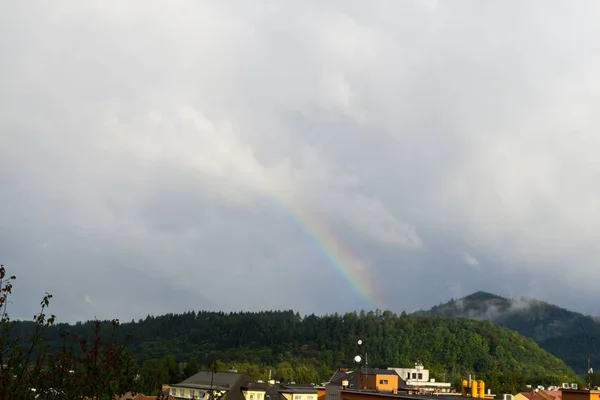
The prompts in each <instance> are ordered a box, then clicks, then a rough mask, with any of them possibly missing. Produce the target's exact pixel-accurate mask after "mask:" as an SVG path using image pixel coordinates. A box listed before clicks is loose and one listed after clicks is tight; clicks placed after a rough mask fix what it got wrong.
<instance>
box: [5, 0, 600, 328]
mask: <svg viewBox="0 0 600 400" xmlns="http://www.w3.org/2000/svg"><path fill="white" fill-rule="evenodd" d="M599 14H600V7H599V6H598V4H597V3H596V2H592V1H587V2H579V3H577V4H576V5H573V4H569V6H568V8H567V6H566V3H560V2H556V3H555V4H553V6H552V7H548V5H547V2H543V3H542V2H528V3H523V2H517V1H514V2H502V3H479V2H462V1H457V2H452V3H449V2H436V1H423V2H410V3H406V2H395V1H379V2H376V3H374V4H372V5H369V6H367V5H366V4H365V3H364V2H362V1H361V2H359V1H345V2H341V1H340V2H338V1H333V2H328V3H327V4H323V3H322V2H316V1H307V2H300V3H293V4H292V3H286V4H283V3H277V2H275V3H273V2H262V3H261V2H240V1H220V2H218V3H213V4H208V3H202V2H194V1H183V2H179V3H177V4H176V5H175V4H172V3H168V4H167V3H166V2H160V1H144V2H141V1H131V2H116V1H114V2H113V1H103V2H95V3H89V2H88V3H81V2H75V1H72V2H69V1H67V2H63V3H61V4H58V5H56V4H54V5H53V6H52V7H48V6H46V5H44V4H43V3H41V2H40V3H37V4H36V5H35V6H31V5H30V4H29V5H27V6H25V5H24V4H21V3H19V2H12V3H10V4H9V5H7V6H4V11H3V12H2V13H0V53H1V54H2V58H3V60H6V61H5V62H3V63H0V87H1V88H2V90H1V91H0V198H1V199H2V204H3V206H2V208H0V239H1V240H0V260H1V261H2V262H3V263H4V264H6V265H8V266H9V267H11V268H12V269H13V271H14V272H15V273H16V274H18V275H19V285H21V286H17V288H16V289H17V290H21V291H23V292H24V293H23V292H22V294H20V295H19V296H21V297H17V300H18V301H15V308H16V312H17V313H19V314H23V315H26V314H28V313H30V311H31V310H32V309H33V308H32V307H34V306H35V304H36V302H35V301H32V300H31V298H30V297H31V293H40V294H42V293H43V292H44V291H46V290H48V291H52V292H53V293H54V294H55V295H56V297H55V298H56V303H55V308H56V312H57V313H58V314H59V316H60V317H61V318H62V319H67V320H73V319H79V318H87V317H91V316H93V315H97V316H98V317H112V316H121V317H123V318H133V317H136V318H137V317H143V316H145V315H146V314H149V313H150V314H158V313H161V312H167V311H184V310H187V309H199V308H210V309H225V310H231V309H254V310H256V309H264V308H295V309H298V310H300V311H301V312H332V311H346V310H351V309H355V308H361V307H366V306H367V305H368V304H365V303H363V302H361V301H360V298H359V297H357V296H356V293H355V290H353V289H352V285H351V284H349V283H348V282H346V281H345V280H344V277H343V276H342V275H343V274H342V275H340V273H339V272H336V267H334V265H333V263H332V261H331V260H328V258H327V254H326V253H327V246H328V245H330V244H331V243H330V242H328V240H331V238H332V237H333V238H336V239H337V241H338V242H340V243H342V244H343V245H344V246H345V248H346V250H344V251H342V253H340V254H337V256H338V257H339V258H340V259H341V264H343V263H344V262H346V263H349V262H351V264H352V265H351V266H350V267H351V268H355V269H356V270H359V269H360V262H359V260H362V263H363V264H364V267H363V268H367V269H368V274H367V276H368V277H369V279H370V280H371V281H372V282H371V283H372V289H371V290H372V293H371V294H372V295H373V297H375V298H377V299H378V300H380V301H379V303H383V304H382V306H385V307H387V308H391V309H393V310H395V311H400V310H402V309H407V310H414V309H418V308H424V307H427V306H429V305H432V304H435V303H439V302H440V301H444V300H447V299H448V298H450V297H460V296H462V295H466V294H468V293H469V292H471V291H475V290H480V289H485V290H487V291H491V292H498V293H500V294H503V295H506V296H510V297H520V296H521V295H528V296H539V297H541V298H542V299H544V300H548V301H551V302H556V303H559V304H561V305H564V306H569V307H573V308H575V309H577V310H580V311H584V312H599V311H600V310H598V309H596V308H597V306H595V301H596V300H597V298H598V297H597V295H596V294H595V282H594V280H593V279H589V276H590V274H591V273H593V272H594V271H595V270H596V264H597V263H598V262H599V261H600V253H599V251H598V249H597V246H595V239H596V237H598V234H599V233H600V232H599V230H600V228H599V227H600V224H599V222H600V221H599V217H600V215H599V213H598V210H597V199H598V195H599V193H600V192H599V189H597V187H596V186H597V185H594V182H595V181H596V180H597V179H596V178H597V175H598V173H599V172H600V163H598V156H597V155H596V154H595V153H596V148H598V145H600V137H599V136H598V135H596V134H595V133H594V130H593V129H594V126H595V124H597V122H598V118H599V117H598V116H597V115H596V114H597V113H594V112H593V111H595V110H596V109H597V108H598V107H599V106H600V104H599V103H600V101H599V97H598V93H599V89H600V86H599V84H598V80H597V78H596V75H597V72H596V71H597V70H598V67H599V66H600V57H599V56H598V54H600V52H599V51H598V50H600V49H598V46H599V45H598V43H597V41H595V40H593V38H596V37H598V36H599V34H600V32H599V31H600V27H598V25H597V24H596V21H597V20H598V17H599V16H600V15H599ZM294 215H296V217H294ZM298 218H299V220H298ZM328 238H329V239H328ZM324 249H325V250H324ZM350 253H353V254H354V256H350V255H349V254H350ZM466 256H468V257H466ZM471 259H472V260H476V261H477V263H474V262H469V260H471ZM472 260H471V261H472ZM474 265H475V266H476V267H477V268H476V269H474V268H473V266H474ZM557 285H566V287H567V288H574V287H577V293H576V294H573V292H569V291H568V290H565V291H563V290H548V288H552V289H555V288H556V287H557ZM569 293H570V294H569ZM86 296H87V297H86ZM86 298H87V299H91V300H92V301H91V302H88V301H86ZM30 303H31V304H30ZM94 305H101V306H100V307H97V308H94Z"/></svg>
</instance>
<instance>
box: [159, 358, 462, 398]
mask: <svg viewBox="0 0 600 400" xmlns="http://www.w3.org/2000/svg"><path fill="white" fill-rule="evenodd" d="M451 386H452V385H451V384H450V383H446V382H436V381H435V380H434V379H430V378H429V371H428V370H427V369H425V368H423V365H422V364H420V363H417V364H415V367H414V368H388V369H379V368H358V369H355V370H348V369H343V368H342V369H339V370H338V371H336V373H335V374H334V375H333V376H332V377H331V378H330V379H329V382H327V383H323V384H321V385H313V384H310V385H307V384H294V383H285V384H284V383H279V382H276V381H273V380H272V381H268V382H262V381H254V382H253V381H251V380H250V379H249V378H248V377H247V376H245V375H244V374H238V373H235V372H215V373H211V372H199V373H197V374H195V375H193V376H191V377H189V378H188V379H186V380H184V381H183V382H180V383H178V384H172V385H164V386H163V395H165V396H171V398H172V399H203V400H220V399H224V398H225V397H227V400H372V397H369V399H363V398H360V399H359V398H357V395H369V396H372V395H384V394H386V395H396V396H398V395H407V396H410V395H415V394H418V393H420V394H423V393H435V394H437V395H440V394H449V395H450V394H453V392H454V390H453V389H452V387H451ZM454 394H456V393H454ZM419 398H420V399H423V397H422V396H421V397H419Z"/></svg>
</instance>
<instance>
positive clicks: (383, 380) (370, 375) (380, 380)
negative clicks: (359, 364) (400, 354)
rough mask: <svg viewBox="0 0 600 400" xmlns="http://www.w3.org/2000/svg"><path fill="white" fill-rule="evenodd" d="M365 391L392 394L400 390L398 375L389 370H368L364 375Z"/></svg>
mask: <svg viewBox="0 0 600 400" xmlns="http://www.w3.org/2000/svg"><path fill="white" fill-rule="evenodd" d="M362 375H363V376H362V378H363V379H361V380H362V382H363V389H370V390H378V391H381V392H391V391H396V390H398V374H397V373H396V371H393V370H387V369H375V368H368V369H365V370H364V371H363V373H362Z"/></svg>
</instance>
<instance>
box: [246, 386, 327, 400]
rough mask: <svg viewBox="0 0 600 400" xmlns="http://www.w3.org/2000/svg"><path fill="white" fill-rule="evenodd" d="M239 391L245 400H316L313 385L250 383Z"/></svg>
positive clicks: (315, 390)
mask: <svg viewBox="0 0 600 400" xmlns="http://www.w3.org/2000/svg"><path fill="white" fill-rule="evenodd" d="M241 390H242V393H243V395H244V398H245V400H318V391H317V387H315V386H314V385H298V384H291V383H290V384H287V383H286V384H282V383H275V382H274V381H270V382H251V383H248V384H247V385H244V386H242V388H241Z"/></svg>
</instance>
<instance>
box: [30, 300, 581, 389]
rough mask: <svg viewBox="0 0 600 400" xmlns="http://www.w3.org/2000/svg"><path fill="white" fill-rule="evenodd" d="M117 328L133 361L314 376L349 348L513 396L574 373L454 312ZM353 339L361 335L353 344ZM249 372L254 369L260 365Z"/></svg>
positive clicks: (198, 318)
mask: <svg viewBox="0 0 600 400" xmlns="http://www.w3.org/2000/svg"><path fill="white" fill-rule="evenodd" d="M90 327H91V323H83V324H76V325H66V324H59V325H56V326H55V327H52V328H51V329H49V330H48V331H47V332H46V334H45V335H46V339H47V340H48V343H51V344H52V346H53V347H59V346H60V345H61V341H62V339H61V338H62V337H63V334H64V333H66V332H69V333H71V334H76V335H78V336H85V335H87V333H88V331H89V329H90ZM21 328H22V329H28V328H27V326H26V325H22V327H21ZM119 330H120V334H121V335H124V336H130V337H131V339H130V341H129V344H128V345H129V348H130V349H131V350H132V352H133V354H134V355H135V356H136V357H137V359H138V361H139V362H140V363H150V362H154V361H152V360H156V359H160V358H162V357H164V356H166V355H172V356H173V357H174V358H175V360H176V361H178V362H190V361H194V362H197V363H198V364H200V365H201V364H205V365H206V364H207V363H209V362H214V360H220V361H221V362H223V363H224V365H232V366H237V367H238V369H239V366H240V365H244V366H246V367H245V368H250V367H249V366H252V365H254V366H262V367H264V366H273V367H278V366H279V369H281V368H282V367H281V366H282V364H284V365H285V363H287V365H289V366H290V368H291V371H292V372H290V373H291V374H294V373H296V374H298V372H295V369H294V368H296V369H298V368H299V366H302V368H305V369H306V368H310V369H311V371H312V372H311V371H308V372H306V371H305V372H304V374H305V375H303V376H305V377H306V378H305V379H309V378H308V377H310V379H313V381H317V382H318V381H323V380H326V379H328V378H329V376H330V374H331V373H333V371H334V370H335V369H337V368H338V367H340V366H347V367H352V363H353V362H352V360H353V358H354V356H355V355H356V354H359V353H362V352H368V360H369V366H373V367H383V368H387V367H409V366H412V365H414V362H415V361H417V360H419V361H421V362H423V363H424V364H425V365H426V367H428V368H429V369H430V370H431V371H432V372H433V374H434V376H435V377H437V378H438V379H442V378H445V379H447V380H452V381H459V380H460V379H461V378H464V377H465V376H467V374H469V373H471V374H474V375H475V376H477V377H478V378H481V379H484V380H486V382H487V387H489V388H491V389H492V390H494V391H497V392H498V393H504V392H514V391H516V390H520V389H522V388H523V387H524V385H525V384H528V383H531V384H557V383H560V382H567V381H573V380H574V379H575V374H574V372H573V370H572V369H571V368H569V367H568V366H566V365H565V364H564V363H563V361H562V360H560V359H558V358H556V357H555V356H553V355H551V354H549V353H547V352H546V351H544V350H542V349H540V347H539V346H538V345H537V344H536V343H535V342H534V341H533V340H530V339H527V338H525V337H523V336H521V335H519V334H518V333H517V332H514V331H511V330H508V329H505V328H502V327H500V326H498V325H496V324H493V323H491V322H488V321H474V320H468V319H462V318H455V319H450V318H439V317H417V316H409V315H406V314H405V313H403V314H402V315H396V314H394V313H392V312H390V311H385V312H369V313H365V312H361V313H348V314H344V315H338V314H335V315H326V316H315V315H309V316H306V317H301V316H300V315H299V314H297V313H294V312H293V311H281V312H280V311H271V312H258V313H249V312H243V313H231V314H227V313H222V312H197V313H196V312H188V313H184V314H168V315H163V316H158V317H151V316H149V317H147V318H145V319H144V320H139V321H137V322H134V321H132V322H131V323H124V324H121V327H120V329H119ZM358 339H362V340H363V345H362V346H361V348H359V346H358V345H357V340H358ZM254 371H255V374H257V373H264V371H265V368H258V369H255V370H254ZM307 374H308V375H307ZM281 378H283V379H285V378H286V376H282V377H281ZM287 378H288V379H291V378H293V376H292V377H290V376H289V374H288V376H287ZM296 379H297V380H300V379H298V378H296Z"/></svg>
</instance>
